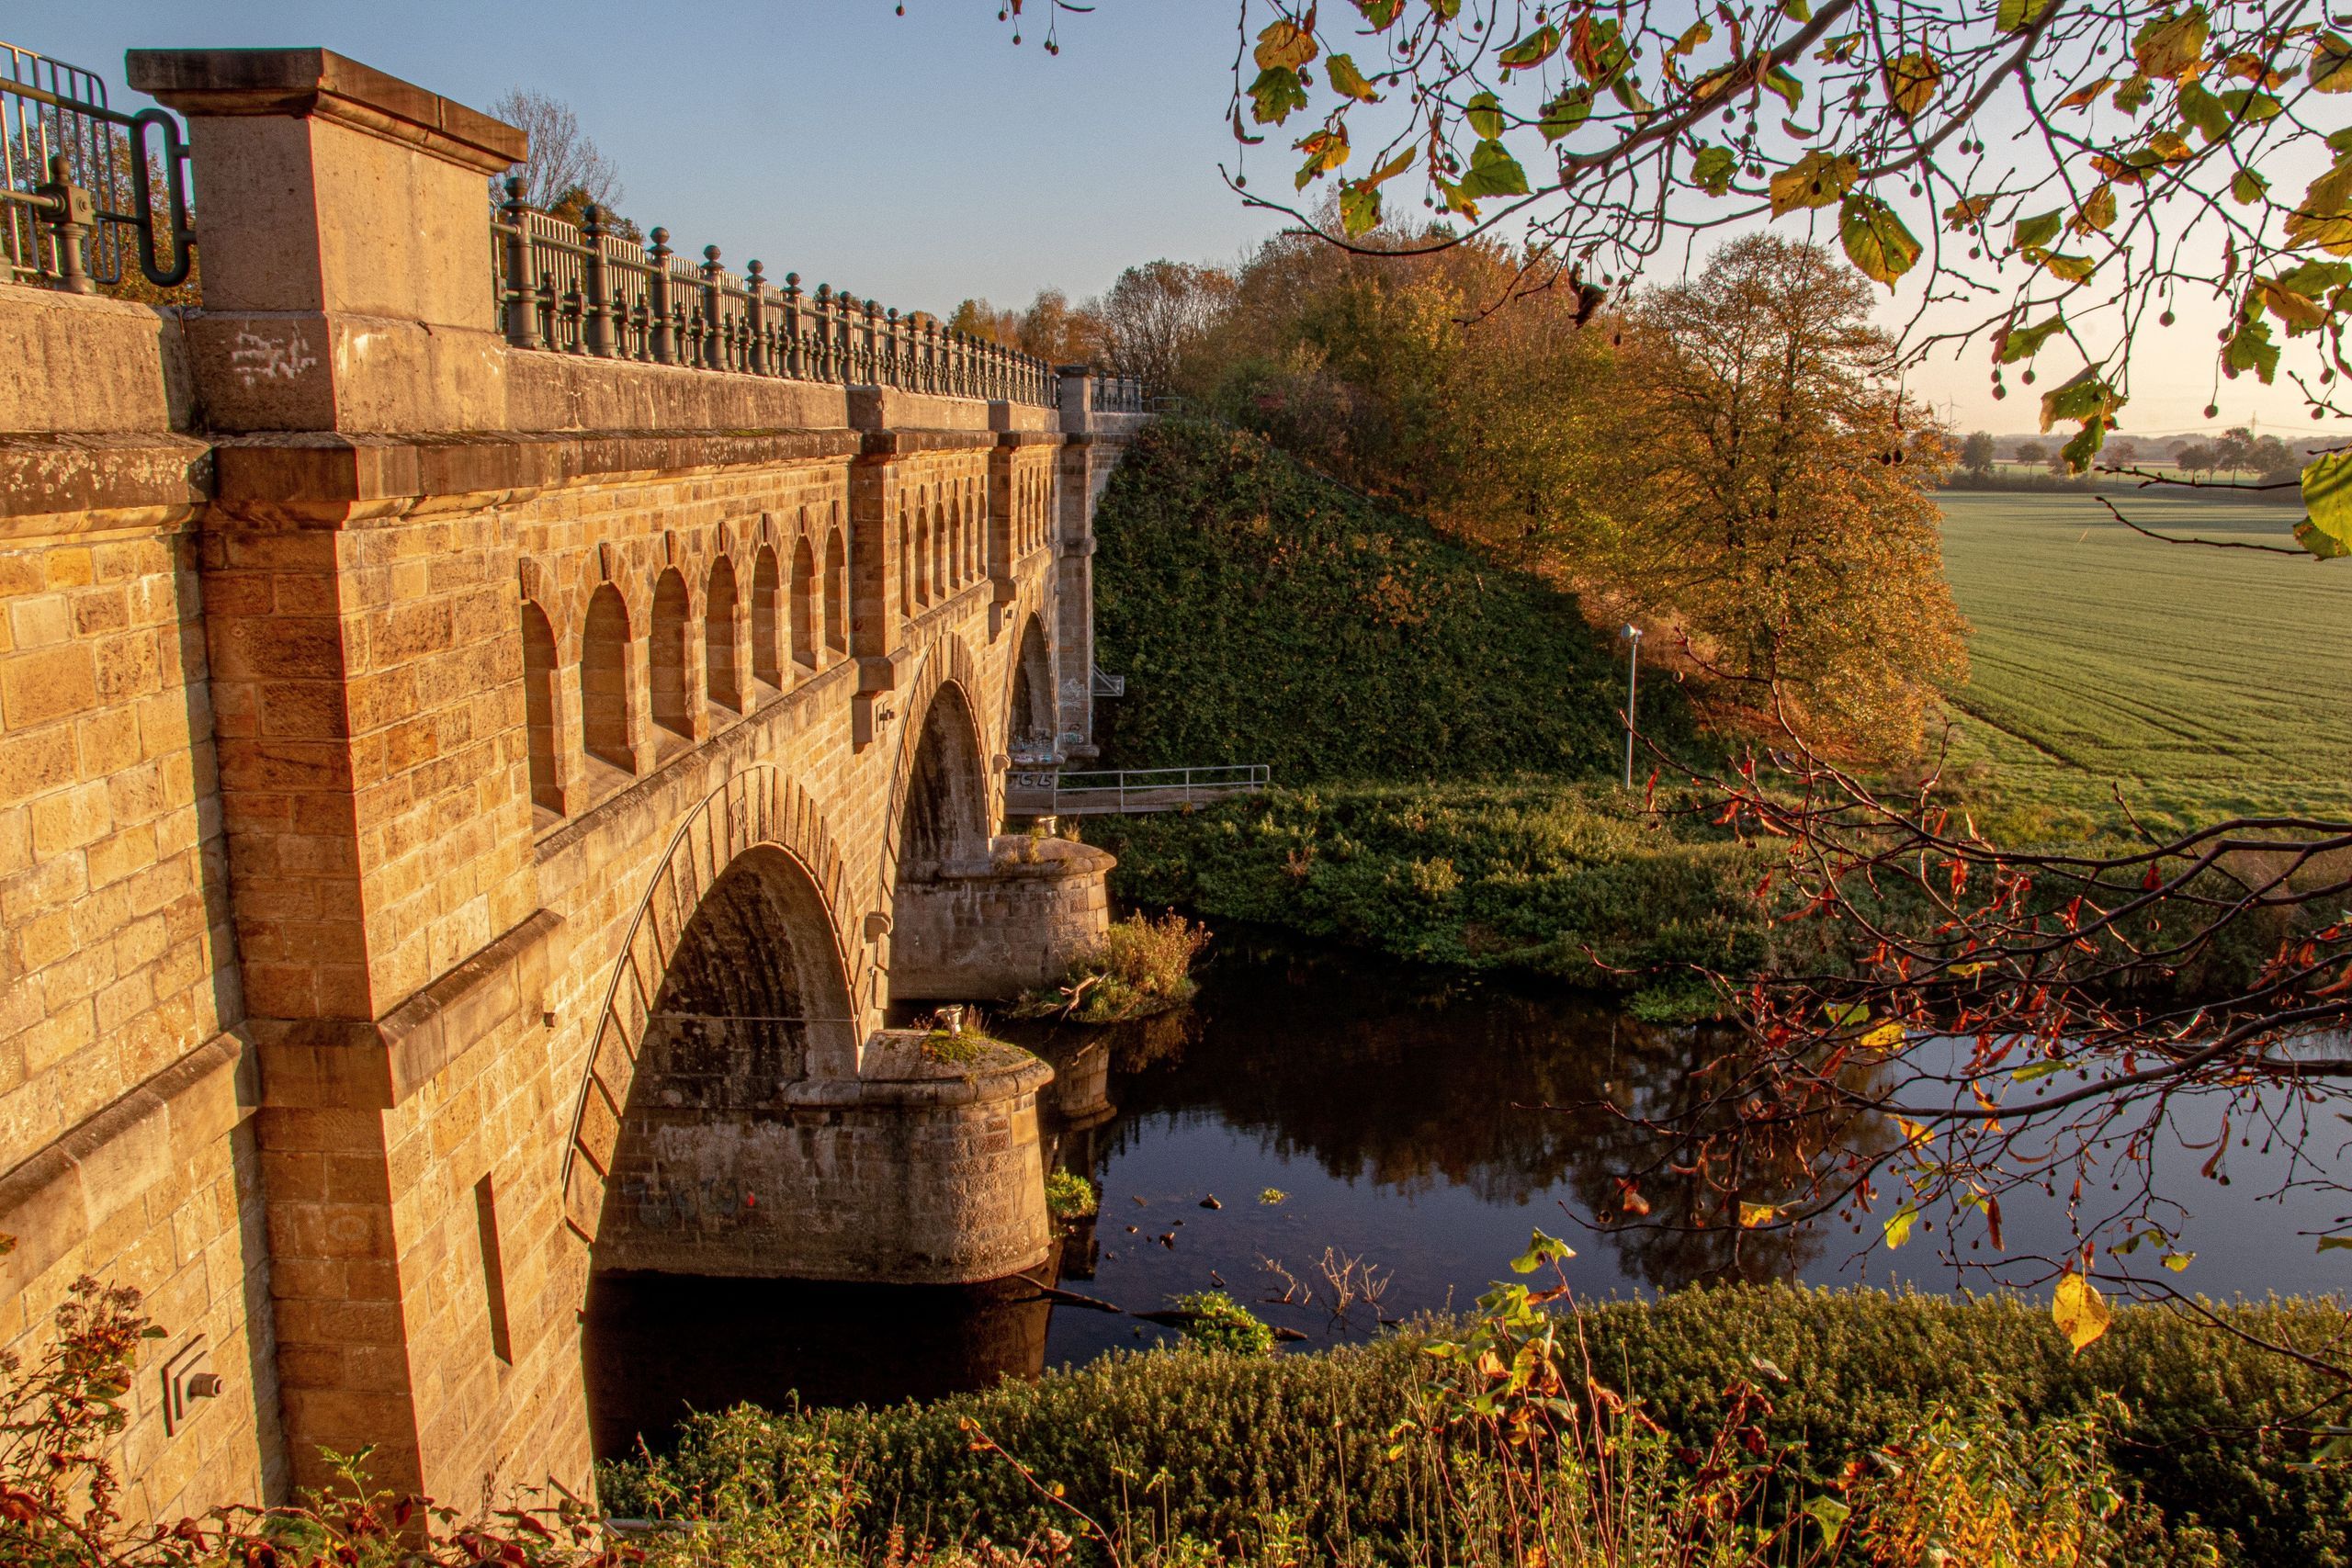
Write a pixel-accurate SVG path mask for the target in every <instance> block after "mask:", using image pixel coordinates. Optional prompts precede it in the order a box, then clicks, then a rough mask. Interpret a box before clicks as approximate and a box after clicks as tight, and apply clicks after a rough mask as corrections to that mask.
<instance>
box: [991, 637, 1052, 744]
mask: <svg viewBox="0 0 2352 1568" xmlns="http://www.w3.org/2000/svg"><path fill="white" fill-rule="evenodd" d="M1005 686H1006V690H1005V717H1004V740H1005V745H1004V749H1005V750H1006V751H1007V752H1008V753H1010V754H1011V755H1013V756H1021V755H1023V754H1035V753H1040V752H1046V751H1051V750H1053V749H1054V736H1055V731H1056V730H1057V728H1059V726H1058V723H1057V719H1056V717H1055V702H1054V694H1055V690H1056V688H1055V685H1054V656H1053V645H1052V644H1051V643H1049V642H1047V641H1046V627H1045V623H1043V622H1042V621H1040V620H1039V619H1038V618H1037V615H1036V613H1035V611H1032V612H1031V613H1030V614H1029V615H1028V616H1027V617H1026V618H1025V619H1024V620H1023V623H1022V626H1021V640H1020V642H1019V643H1018V644H1016V645H1015V648H1014V652H1013V656H1012V677H1011V679H1010V680H1008V681H1007V682H1005Z"/></svg>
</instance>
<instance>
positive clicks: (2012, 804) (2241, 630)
mask: <svg viewBox="0 0 2352 1568" xmlns="http://www.w3.org/2000/svg"><path fill="white" fill-rule="evenodd" d="M1938 499H1939V501H1940V502H1941V503H1942V506H1943V510H1944V565H1945V570H1946V572H1947V574H1948V575H1949V576H1950V578H1951V585H1952V592H1953V595H1954V597H1955V598H1957V599H1958V601H1959V604H1960V609H1961V613H1962V615H1966V616H1967V617H1968V620H1969V622H1970V625H1971V626H1972V627H1973V635H1972V636H1971V637H1970V639H1969V659H1970V662H1971V665H1972V674H1971V677H1970V680H1969V683H1968V684H1967V686H1965V687H1964V688H1962V690H1961V691H1960V692H1959V693H1957V694H1955V698H1954V710H1955V711H1954V714H1953V718H1954V722H1955V727H1956V728H1955V737H1954V746H1953V755H1954V758H1955V761H1957V762H1958V763H1959V764H1961V767H1962V770H1963V776H1965V777H1967V778H1969V779H1970V780H1971V781H1972V785H1971V787H1970V789H1969V790H1968V793H1969V794H1970V795H1984V796H1986V797H1989V798H1991V799H1994V800H1997V801H1999V802H2000V803H2001V804H2002V805H2003V806H2004V807H2008V808H2011V809H2013V810H2027V811H2033V810H2041V811H2044V812H2046V813H2048V814H2049V815H2050V816H2051V817H2052V819H2053V821H2055V822H2063V821H2066V820H2069V819H2076V818H2079V817H2081V816H2090V817H2097V818H2106V817H2109V816H2111V815H2112V812H2111V806H2110V802H2111V798H2112V797H2111V795H2110V789H2111V788H2112V787H2113V786H2114V785H2117V784H2120V786H2121V787H2122V789H2123V791H2124V793H2125V795H2127V797H2128V798H2130V800H2131V802H2132V804H2133V806H2134V807H2135V808H2139V809H2143V810H2146V811H2149V812H2152V813H2154V814H2157V815H2160V816H2162V817H2164V818H2167V819H2169V820H2171V821H2174V822H2183V821H2189V820H2210V819H2211V818H2216V817H2220V816H2226V815H2236V814H2240V813H2243V812H2247V811H2271V810H2308V811H2324V812H2328V813H2331V814H2341V813H2343V812H2344V811H2346V809H2352V691H2347V686H2352V562H2337V563H2331V564H2326V565H2323V564H2321V563H2319V562H2316V561H2313V560H2311V559H2309V558H2301V557H2288V556H2272V555H2262V554H2257V553H2255V552H2252V551H2245V550H2224V549H2209V548H2204V547H2192V546H2187V545H2165V544H2158V543H2155V542H2153V541H2151V540H2148V539H2145V538H2143V537H2141V536H2138V535H2135V534H2133V533H2132V532H2131V530H2129V529H2127V528H2125V527H2123V526H2122V525H2120V524H2118V523H2116V522H2115V521H2114V520H2113V519H2112V518H2110V517H2109V515H2108V513H2107V512H2106V510H2105V508H2103V507H2101V506H2100V505H2099V504H2098V502H2097V501H2096V500H2095V499H2093V498H2091V497H2089V496H2074V495H2063V494H2052V495H2034V494H2001V493H1997V492H1985V493H1970V492H1966V491H1946V492H1944V493H1942V494H1941V495H1940V496H1939V498H1938ZM2122 504H2125V505H2126V507H2127V509H2128V510H2129V512H2130V513H2131V516H2133V517H2134V518H2135V519H2136V520H2139V521H2141V522H2143V523H2145V524H2147V525H2150V526H2154V527H2161V528H2164V529H2165V530H2167V531H2169V532H2174V533H2183V534H2186V533H2192V532H2193V533H2195V534H2197V535H2198V536H2200V537H2204V538H2211V539H2235V540H2244V541H2249V542H2260V543H2267V544H2280V545H2289V546H2291V545H2292V544H2293V542H2294V541H2293V537H2292V535H2291V532H2290V531H2291V529H2292V528H2293V526H2294V524H2295V523H2296V521H2297V520H2298V519H2299V518H2300V517H2301V509H2300V508H2299V507H2293V506H2284V505H2277V504H2270V503H2264V502H2233V501H2222V500H2211V499H2205V498H2199V499H2196V500H2169V501H2165V500H2153V499H2142V498H2132V499H2131V500H2130V501H2128V502H2122Z"/></svg>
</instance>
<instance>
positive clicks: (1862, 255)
mask: <svg viewBox="0 0 2352 1568" xmlns="http://www.w3.org/2000/svg"><path fill="white" fill-rule="evenodd" d="M1838 241H1839V243H1842V244H1843V245H1844V246H1845V247H1846V259H1847V260H1849V261H1850V262H1852V263H1853V264H1854V265H1856V266H1858V267H1860V269H1861V271H1862V276H1865V277H1869V278H1871V279H1873V280H1875V281H1877V282H1880V283H1883V284H1885V285H1886V286H1887V287H1888V288H1894V280H1895V279H1896V278H1899V277H1901V276H1903V275H1904V274H1905V273H1906V272H1909V271H1910V270H1911V269H1912V267H1913V266H1915V265H1917V263H1918V260H1919V242H1918V240H1917V237H1915V236H1914V235H1913V234H1912V232H1911V231H1910V230H1908V229H1906V228H1905V227H1904V226H1903V220H1902V219H1900V218H1898V217H1896V216H1895V214H1894V209H1893V208H1891V207H1889V206H1887V205H1886V203H1884V202H1883V201H1881V200H1880V199H1879V198H1878V197H1874V196H1870V195H1866V194H1864V193H1862V192H1860V191H1857V192H1855V193H1854V194H1853V195H1851V196H1849V197H1846V200H1845V203H1844V205H1843V206H1841V207H1840V208H1839V209H1838Z"/></svg>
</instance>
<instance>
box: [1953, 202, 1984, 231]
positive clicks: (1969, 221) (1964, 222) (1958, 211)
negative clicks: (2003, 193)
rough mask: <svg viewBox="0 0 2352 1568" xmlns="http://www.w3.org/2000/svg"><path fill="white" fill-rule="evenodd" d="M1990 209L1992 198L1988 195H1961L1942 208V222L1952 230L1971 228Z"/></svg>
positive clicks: (1982, 220)
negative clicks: (1948, 205) (1958, 198)
mask: <svg viewBox="0 0 2352 1568" xmlns="http://www.w3.org/2000/svg"><path fill="white" fill-rule="evenodd" d="M1992 210H1993V198H1992V197H1989V196H1970V197H1962V198H1961V199H1960V200H1958V201H1955V202H1953V203H1952V204H1951V206H1950V207H1947V208H1945V209H1944V224H1945V226H1946V227H1948V228H1950V229H1952V230H1954V231H1961V230H1968V229H1973V228H1974V227H1976V225H1978V224H1979V223H1982V222H1984V221H1985V214H1986V213H1988V212H1990V211H1992Z"/></svg>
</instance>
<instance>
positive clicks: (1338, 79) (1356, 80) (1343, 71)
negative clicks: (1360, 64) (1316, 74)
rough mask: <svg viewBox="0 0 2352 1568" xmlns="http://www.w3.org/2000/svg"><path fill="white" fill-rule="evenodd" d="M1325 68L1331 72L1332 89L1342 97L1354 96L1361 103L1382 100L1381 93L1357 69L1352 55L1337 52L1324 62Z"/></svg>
mask: <svg viewBox="0 0 2352 1568" xmlns="http://www.w3.org/2000/svg"><path fill="white" fill-rule="evenodd" d="M1323 69H1324V70H1326V71H1328V72H1329V73H1331V90H1332V91H1333V92H1335V93H1337V94H1339V95H1340V96H1341V97H1347V98H1353V99H1355V100H1356V102H1358V103H1360V104H1376V103H1378V102H1379V101H1380V95H1379V94H1378V93H1375V92H1374V91H1373V90H1372V84H1371V83H1370V82H1367V81H1365V80H1364V76H1363V72H1361V71H1359V70H1357V69H1356V62H1355V61H1354V60H1353V59H1352V58H1351V57H1350V56H1348V55H1344V54H1335V55H1333V56H1332V57H1331V58H1330V59H1329V60H1327V61H1325V62H1323Z"/></svg>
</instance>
